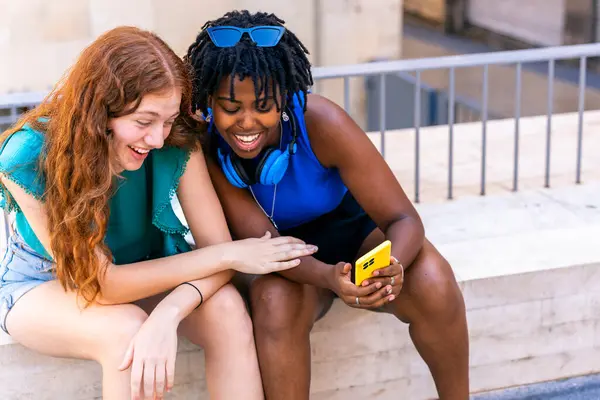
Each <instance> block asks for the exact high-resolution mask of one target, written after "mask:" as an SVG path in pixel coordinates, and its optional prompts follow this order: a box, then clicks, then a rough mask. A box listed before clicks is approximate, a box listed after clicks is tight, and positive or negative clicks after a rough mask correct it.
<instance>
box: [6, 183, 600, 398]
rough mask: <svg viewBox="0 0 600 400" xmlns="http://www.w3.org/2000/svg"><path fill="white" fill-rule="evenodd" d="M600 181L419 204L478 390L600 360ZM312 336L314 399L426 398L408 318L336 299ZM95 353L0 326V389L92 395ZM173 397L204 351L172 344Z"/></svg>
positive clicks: (573, 370) (570, 371)
mask: <svg viewBox="0 0 600 400" xmlns="http://www.w3.org/2000/svg"><path fill="white" fill-rule="evenodd" d="M599 193H600V184H586V185H581V186H576V187H564V188H558V189H543V190H542V189H540V190H531V191H524V192H520V193H514V194H512V193H511V194H505V195H498V196H489V197H479V196H477V197H464V198H461V199H460V200H456V201H454V202H446V203H440V204H422V205H419V206H418V209H419V212H420V214H421V215H422V217H423V221H424V223H425V225H426V231H427V235H428V237H429V238H430V239H431V240H432V242H433V243H434V244H435V245H436V246H437V247H438V248H439V249H440V251H441V252H442V254H444V255H445V257H446V258H447V259H448V260H449V261H450V263H451V264H452V265H453V268H454V270H455V273H456V275H457V277H458V279H459V281H460V285H461V288H462V291H463V294H464V296H465V301H466V304H467V309H468V311H467V312H468V321H469V329H470V340H471V378H472V381H471V389H472V391H473V392H474V393H475V392H482V391H488V390H492V389H498V388H504V387H511V386H516V385H521V384H526V383H533V382H540V381H546V380H553V379H559V378H565V377H570V376H577V375H584V374H589V373H594V372H599V371H600V365H599V364H598V363H597V360H598V358H599V357H600V247H598V246H595V244H596V242H597V238H598V237H600V196H598V194H599ZM311 340H312V388H311V391H312V395H311V398H314V399H334V400H335V399H363V398H369V399H377V400H384V399H397V398H399V397H400V398H407V399H411V400H412V399H416V400H419V399H427V398H433V397H435V390H434V386H433V382H432V380H431V377H430V375H429V372H428V370H427V367H426V366H425V364H424V363H423V361H422V360H421V358H420V357H419V355H418V354H417V352H416V350H415V349H414V346H413V345H412V343H411V341H410V338H409V335H408V330H407V327H406V326H405V325H403V324H401V323H399V322H398V321H396V320H395V319H394V318H393V317H392V316H390V315H385V314H379V313H370V312H366V311H359V310H355V309H352V308H349V307H347V306H345V305H344V304H342V303H341V302H340V301H336V302H335V303H334V306H333V308H332V310H331V311H330V312H329V313H328V314H327V316H325V318H323V319H322V320H321V321H319V322H318V323H317V324H316V326H315V328H314V330H313V332H312V335H311ZM100 397H101V385H100V370H99V367H98V366H97V365H95V364H94V363H93V362H87V361H74V360H64V359H55V358H49V357H45V356H42V355H39V354H36V353H33V352H31V351H29V350H27V349H25V348H23V347H22V346H20V345H18V344H16V343H13V342H12V341H11V340H10V338H8V337H7V336H6V335H4V336H1V335H0V399H7V400H13V399H36V400H44V399H57V398H61V399H83V400H88V399H98V398H100ZM168 398H170V399H204V398H208V393H207V390H206V382H205V380H204V361H203V353H202V351H201V350H200V349H198V348H197V347H196V346H193V345H191V344H190V343H187V342H185V341H182V342H181V343H180V348H179V352H178V358H177V365H176V387H175V390H174V392H173V393H172V394H171V395H170V396H169V397H168Z"/></svg>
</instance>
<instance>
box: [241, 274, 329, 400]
mask: <svg viewBox="0 0 600 400" xmlns="http://www.w3.org/2000/svg"><path fill="white" fill-rule="evenodd" d="M332 301H333V294H332V293H331V292H329V291H326V290H323V289H318V288H316V287H314V286H310V285H302V284H298V283H295V282H291V281H289V280H287V279H285V278H283V277H281V276H277V275H266V276H261V277H258V278H256V279H255V280H254V281H253V282H252V283H251V286H250V304H251V309H252V321H253V323H254V334H255V337H256V345H257V350H258V358H259V363H260V368H261V372H262V379H263V385H264V387H265V394H266V398H267V399H288V400H292V399H308V397H309V392H310V377H311V375H310V331H311V329H312V327H313V324H314V322H315V320H316V319H317V318H318V317H319V316H320V315H321V314H322V313H323V312H324V311H326V310H327V309H328V308H329V307H330V306H331V302H332Z"/></svg>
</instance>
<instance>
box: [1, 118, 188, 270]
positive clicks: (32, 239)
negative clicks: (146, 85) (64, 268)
mask: <svg viewBox="0 0 600 400" xmlns="http://www.w3.org/2000/svg"><path fill="white" fill-rule="evenodd" d="M43 148H44V134H43V133H41V132H39V131H36V130H34V129H32V128H31V127H29V126H28V125H26V126H25V127H23V129H21V130H20V131H17V132H15V133H14V134H13V135H11V136H10V137H9V138H8V139H7V140H6V141H5V142H4V143H3V145H2V147H1V148H0V173H2V174H4V175H5V176H6V177H7V178H8V179H10V180H11V181H13V182H15V183H16V184H17V185H19V186H20V187H21V188H23V189H24V190H25V191H26V192H27V193H29V194H30V195H32V196H33V197H34V198H36V199H38V200H40V201H44V190H45V179H44V176H43V174H42V173H41V171H40V167H39V161H40V156H41V154H42V151H43ZM188 159H189V152H188V151H187V150H183V149H179V148H174V147H163V148H162V149H158V150H153V151H152V152H150V154H149V155H148V158H147V159H146V161H145V162H144V164H143V165H142V167H141V168H140V169H138V170H137V171H124V172H123V173H122V174H121V176H122V178H115V185H116V187H117V189H116V192H115V194H114V195H113V196H112V197H111V199H110V204H109V207H110V218H109V221H108V226H107V233H106V236H105V243H106V245H107V246H108V248H109V249H110V250H111V252H112V254H113V262H114V263H115V264H117V265H118V264H127V263H132V262H136V261H141V260H145V259H153V258H159V257H165V256H169V255H173V254H177V253H182V252H186V251H189V250H190V249H191V248H190V246H189V244H188V243H187V242H186V241H185V239H184V237H185V235H186V234H187V233H188V229H187V228H186V227H185V226H184V225H183V224H182V223H181V221H180V220H179V218H177V216H176V214H175V212H174V210H173V208H172V206H171V200H172V197H173V196H174V195H175V191H176V189H177V186H178V184H179V180H180V178H181V176H182V175H183V172H184V171H185V167H186V164H187V161H188ZM0 192H1V193H0V195H1V197H0V207H2V208H4V210H6V211H9V212H14V213H15V228H16V230H17V232H18V233H19V234H20V235H21V236H22V237H23V239H24V240H25V242H26V243H27V244H28V245H29V246H30V247H31V248H33V249H34V250H35V251H36V252H37V253H39V254H40V255H41V256H43V257H45V258H47V259H51V258H50V256H49V255H48V253H47V252H46V250H45V249H44V247H43V246H42V244H41V243H40V241H39V240H38V238H37V236H36V235H35V233H34V232H33V230H32V229H31V226H30V225H29V223H28V222H27V219H26V218H25V215H24V214H23V212H22V211H21V210H20V208H19V206H18V204H17V203H16V202H15V201H14V199H13V198H12V196H11V195H10V193H9V192H8V190H6V188H5V187H4V185H0ZM50 229H51V228H50Z"/></svg>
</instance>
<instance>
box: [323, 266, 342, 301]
mask: <svg viewBox="0 0 600 400" xmlns="http://www.w3.org/2000/svg"><path fill="white" fill-rule="evenodd" d="M325 267H326V268H324V270H325V271H326V272H325V274H324V277H325V279H324V282H325V284H326V285H327V286H326V288H325V289H329V290H331V291H332V292H334V293H335V294H336V295H338V296H339V293H338V290H337V280H336V277H337V271H336V269H337V268H336V266H335V265H331V264H326V265H325Z"/></svg>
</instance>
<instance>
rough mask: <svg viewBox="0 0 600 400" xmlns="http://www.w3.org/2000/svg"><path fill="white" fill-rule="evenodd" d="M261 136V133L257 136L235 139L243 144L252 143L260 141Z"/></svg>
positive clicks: (237, 136)
mask: <svg viewBox="0 0 600 400" xmlns="http://www.w3.org/2000/svg"><path fill="white" fill-rule="evenodd" d="M259 136H260V133H257V134H256V135H235V137H236V138H237V139H238V140H239V141H240V142H243V143H252V142H254V141H255V140H256V139H258V137H259Z"/></svg>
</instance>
